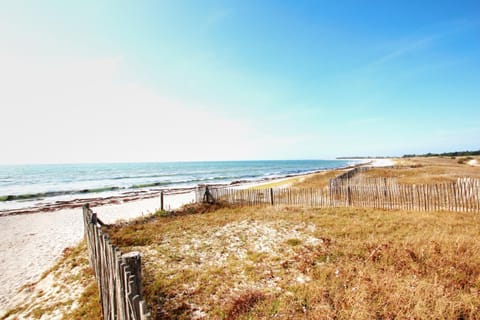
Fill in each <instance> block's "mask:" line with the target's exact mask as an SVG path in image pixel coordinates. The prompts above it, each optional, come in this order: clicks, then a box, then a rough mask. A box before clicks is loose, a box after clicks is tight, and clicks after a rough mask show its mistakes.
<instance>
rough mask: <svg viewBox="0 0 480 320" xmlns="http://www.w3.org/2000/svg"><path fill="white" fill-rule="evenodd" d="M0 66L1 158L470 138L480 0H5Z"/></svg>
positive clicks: (164, 155)
mask: <svg viewBox="0 0 480 320" xmlns="http://www.w3.org/2000/svg"><path fill="white" fill-rule="evenodd" d="M0 70H3V72H2V73H1V74H0V106H1V114H2V120H1V122H2V126H1V127H0V135H1V136H2V137H3V139H2V140H3V143H2V144H3V146H2V157H1V159H0V162H1V163H36V162H110V161H171V160H187V161H188V160H231V159H237V160H244V159H319V158H320V159H321V158H332V157H335V156H345V155H403V154H405V153H426V152H442V151H456V150H467V149H480V143H479V141H480V121H479V119H480V2H478V1H111V2H108V1H102V2H100V1H78V2H71V1H68V2H66V1H21V2H20V1H4V2H1V3H0ZM2 90H3V93H2Z"/></svg>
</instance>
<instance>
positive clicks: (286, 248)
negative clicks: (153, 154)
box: [109, 207, 480, 319]
mask: <svg viewBox="0 0 480 320" xmlns="http://www.w3.org/2000/svg"><path fill="white" fill-rule="evenodd" d="M202 210H203V212H204V213H203V214H192V215H190V214H182V215H178V216H177V215H170V216H155V217H153V218H150V219H146V220H144V221H143V222H139V221H137V222H134V223H131V224H127V225H123V226H121V227H114V228H112V229H110V230H109V233H110V234H111V236H112V238H113V239H114V241H115V242H117V243H118V244H119V245H120V246H123V247H124V248H122V251H124V252H127V251H128V250H138V251H140V252H142V258H143V268H144V269H143V272H144V293H145V297H146V299H147V302H148V303H149V305H150V307H151V309H152V313H153V314H154V317H155V318H156V319H200V318H205V319H272V318H276V319H334V318H335V319H393V318H396V319H478V318H480V291H479V290H480V224H479V222H480V221H479V220H480V217H479V216H478V215H472V214H466V213H462V214H455V213H425V212H415V213H411V212H399V211H390V212H386V211H379V210H363V209H350V208H348V209H347V208H337V209H301V208H295V209H292V208H278V207H229V208H221V207H217V208H216V211H213V212H209V210H208V209H205V208H203V209H202ZM187 212H190V213H193V212H195V208H194V207H190V209H189V210H188V211H184V213H187ZM137 235H141V238H142V239H143V240H142V241H141V243H140V244H139V243H138V241H132V240H131V239H132V238H134V237H136V236H137Z"/></svg>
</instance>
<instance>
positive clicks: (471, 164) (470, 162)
mask: <svg viewBox="0 0 480 320" xmlns="http://www.w3.org/2000/svg"><path fill="white" fill-rule="evenodd" d="M467 164H468V165H470V166H472V167H477V166H479V164H478V161H477V159H472V160H469V161H468V162H467Z"/></svg>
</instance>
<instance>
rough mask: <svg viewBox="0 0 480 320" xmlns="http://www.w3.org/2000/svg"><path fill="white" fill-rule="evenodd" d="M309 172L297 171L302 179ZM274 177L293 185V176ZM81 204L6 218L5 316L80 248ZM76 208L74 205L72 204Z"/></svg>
mask: <svg viewBox="0 0 480 320" xmlns="http://www.w3.org/2000/svg"><path fill="white" fill-rule="evenodd" d="M393 164H394V162H393V161H392V160H391V159H376V160H372V161H370V162H368V163H365V164H363V165H369V166H389V165H393ZM303 176H306V175H297V176H296V177H297V178H298V177H299V178H302V177H303ZM273 181H276V182H277V183H280V185H281V186H284V187H285V186H288V185H289V183H290V181H289V178H285V177H284V178H278V179H275V180H273ZM271 182H272V180H271V179H270V180H264V181H256V182H247V183H243V184H242V183H239V184H237V185H235V188H248V187H255V186H261V185H262V184H269V183H271ZM193 201H195V192H194V191H192V190H185V191H184V192H181V191H178V190H177V191H175V192H171V193H168V194H165V197H164V208H165V209H166V210H173V209H176V208H179V207H181V206H182V205H184V204H187V203H191V202H193ZM83 203H84V202H80V203H76V204H75V203H73V204H72V203H70V204H66V205H65V206H64V207H63V208H62V207H55V208H53V209H51V210H50V211H45V208H44V209H40V208H37V211H35V210H31V212H36V213H29V214H10V215H6V216H5V215H4V216H1V217H0V233H1V234H2V239H3V241H2V242H0V269H1V270H2V283H1V284H0V315H2V314H3V313H5V312H6V311H7V310H9V309H10V308H12V307H14V306H15V305H16V304H17V303H18V302H20V299H22V296H18V297H16V293H17V292H18V290H19V289H20V288H21V287H22V286H24V285H26V284H28V283H32V282H35V281H37V280H38V279H39V278H40V276H41V275H42V274H43V273H44V272H46V271H47V270H48V269H49V268H50V267H51V266H52V265H53V264H54V262H55V261H56V260H57V259H58V258H59V257H60V256H61V254H62V252H63V251H64V250H65V248H67V247H71V246H75V245H76V244H78V243H79V242H80V241H81V240H82V238H83V221H82V209H81V206H80V205H81V204H83ZM72 206H73V207H74V208H71V207H72ZM91 208H92V210H93V211H94V212H96V213H97V214H98V216H99V218H101V220H102V221H103V222H104V223H107V224H109V223H113V222H115V221H118V220H128V219H132V218H136V217H141V216H143V215H147V214H149V213H153V212H155V211H156V210H158V209H159V208H160V197H159V195H149V196H148V197H147V198H141V197H139V196H137V197H133V198H132V197H129V198H113V199H108V200H107V201H105V202H104V203H102V202H101V201H93V202H92V204H91Z"/></svg>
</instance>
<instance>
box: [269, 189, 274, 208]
mask: <svg viewBox="0 0 480 320" xmlns="http://www.w3.org/2000/svg"><path fill="white" fill-rule="evenodd" d="M270 204H271V205H272V206H273V188H270Z"/></svg>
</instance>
